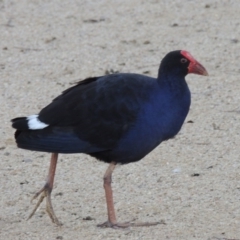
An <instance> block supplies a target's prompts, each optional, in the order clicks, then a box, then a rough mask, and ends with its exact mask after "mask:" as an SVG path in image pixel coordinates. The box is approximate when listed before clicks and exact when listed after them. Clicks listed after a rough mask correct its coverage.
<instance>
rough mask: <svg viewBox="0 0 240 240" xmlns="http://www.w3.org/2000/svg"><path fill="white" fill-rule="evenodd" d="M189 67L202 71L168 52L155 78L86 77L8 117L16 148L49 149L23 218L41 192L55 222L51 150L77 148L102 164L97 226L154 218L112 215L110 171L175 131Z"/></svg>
mask: <svg viewBox="0 0 240 240" xmlns="http://www.w3.org/2000/svg"><path fill="white" fill-rule="evenodd" d="M189 73H194V74H198V75H203V76H208V72H207V70H206V69H205V68H204V67H203V65H202V64H201V63H200V62H198V61H197V60H196V59H195V58H194V57H193V56H192V55H191V54H190V53H189V52H188V51H186V50H175V51H171V52H169V53H167V54H166V55H165V57H164V58H163V59H162V61H161V62H160V66H159V70H158V75H157V78H154V77H150V76H146V75H142V74H137V73H114V74H109V75H104V76H99V77H89V78H87V79H85V80H82V81H80V82H78V83H76V85H74V86H72V87H70V88H68V89H67V90H65V91H63V92H62V94H60V95H59V96H57V97H56V98H55V99H53V100H52V102H51V103H50V104H49V105H47V106H46V107H44V108H43V109H42V110H41V111H40V112H39V113H38V114H33V115H30V116H28V117H17V118H14V119H12V120H11V122H12V127H13V128H15V129H16V131H15V140H16V144H17V147H19V148H21V149H26V150H32V151H40V152H48V153H51V160H50V167H49V172H48V176H47V180H46V183H45V184H44V186H43V187H42V188H41V190H40V191H38V192H37V193H36V194H35V195H34V196H33V199H32V200H34V199H37V198H38V197H39V200H38V202H37V204H36V206H35V208H34V209H33V211H32V212H31V214H30V216H29V218H28V219H30V218H31V217H32V216H33V215H34V213H35V212H36V210H37V209H38V207H39V206H40V204H41V203H42V201H43V200H44V199H45V198H46V211H47V213H48V214H49V216H50V218H51V220H52V222H53V223H55V224H57V225H61V224H62V223H61V222H60V221H59V220H58V218H57V216H56V215H55V212H54V210H53V205H52V201H51V192H52V189H53V184H54V176H55V170H56V165H57V160H58V154H71V153H83V154H88V155H90V156H92V157H94V158H96V159H97V160H100V161H102V162H105V163H108V164H109V165H108V168H107V170H106V172H105V174H104V177H103V187H104V190H105V198H106V205H107V221H106V222H104V223H102V224H98V225H97V226H98V227H110V228H125V227H129V226H151V225H156V224H158V222H155V223H149V222H146V223H132V222H123V223H121V222H118V221H117V218H116V214H115V209H114V202H113V191H112V187H111V183H112V173H113V171H114V168H115V167H116V165H117V164H119V165H121V164H128V163H132V162H136V161H139V160H141V159H142V158H143V157H144V156H146V155H147V154H148V153H150V152H151V151H152V150H154V149H155V148H156V147H157V146H158V145H159V144H160V143H161V142H163V141H166V140H168V139H171V138H173V137H175V135H176V134H177V133H178V132H179V131H180V129H181V127H182V125H183V123H184V120H185V118H186V116H187V114H188V112H189V108H190V104H191V93H190V90H189V88H188V85H187V82H186V80H185V77H186V75H187V74H189Z"/></svg>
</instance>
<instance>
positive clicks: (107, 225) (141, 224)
mask: <svg viewBox="0 0 240 240" xmlns="http://www.w3.org/2000/svg"><path fill="white" fill-rule="evenodd" d="M158 224H165V223H164V222H162V221H160V222H123V223H111V222H109V221H106V222H104V223H102V224H98V225H97V227H101V228H115V229H117V228H128V227H150V226H155V225H158Z"/></svg>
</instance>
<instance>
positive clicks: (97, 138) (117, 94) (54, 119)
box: [39, 74, 151, 149]
mask: <svg viewBox="0 0 240 240" xmlns="http://www.w3.org/2000/svg"><path fill="white" fill-rule="evenodd" d="M149 82H151V81H146V79H145V78H143V77H142V76H140V75H137V76H136V75H135V74H113V75H108V76H104V77H97V78H89V79H86V80H84V81H82V82H80V83H79V84H78V85H76V86H74V87H71V88H70V89H67V90H66V91H64V92H63V93H62V95H60V96H59V97H57V98H56V99H54V100H53V102H52V103H51V104H49V105H48V106H47V107H45V108H44V109H42V110H41V112H40V113H39V120H40V121H41V122H43V123H45V124H48V125H49V126H50V127H58V128H59V127H71V128H72V129H73V131H74V133H75V134H76V135H77V136H78V137H79V138H80V139H82V140H83V141H86V142H89V143H91V144H93V145H95V146H97V147H101V148H104V149H109V148H112V147H113V146H114V145H115V144H116V143H117V142H118V140H119V139H121V137H122V136H123V134H124V133H126V132H127V131H128V130H129V129H130V128H131V126H132V125H133V124H134V122H135V121H136V118H137V116H138V112H139V110H140V108H141V105H143V103H144V101H145V100H146V99H147V98H148V97H149V96H148V91H147V88H148V85H149Z"/></svg>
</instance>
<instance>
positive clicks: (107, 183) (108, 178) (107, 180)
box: [97, 162, 161, 228]
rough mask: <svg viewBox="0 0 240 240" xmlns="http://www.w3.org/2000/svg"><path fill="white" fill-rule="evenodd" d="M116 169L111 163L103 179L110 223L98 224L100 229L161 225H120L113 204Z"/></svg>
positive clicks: (147, 223) (128, 223)
mask: <svg viewBox="0 0 240 240" xmlns="http://www.w3.org/2000/svg"><path fill="white" fill-rule="evenodd" d="M115 167H116V163H115V162H111V163H110V165H109V166H108V168H107V171H106V173H105V175H104V177H103V187H104V189H105V196H106V202H107V212H108V221H107V222H104V223H102V224H98V225H97V226H98V227H111V228H127V227H131V226H132V227H143V226H154V225H157V224H161V222H152V223H150V222H142V223H132V222H125V223H118V222H117V219H116V215H115V209H114V203H113V191H112V187H111V183H112V173H113V170H114V168H115Z"/></svg>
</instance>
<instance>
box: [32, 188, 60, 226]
mask: <svg viewBox="0 0 240 240" xmlns="http://www.w3.org/2000/svg"><path fill="white" fill-rule="evenodd" d="M39 195H40V197H39ZM38 197H39V200H38V202H37V204H36V206H35V207H34V209H33V211H32V212H31V214H30V215H29V217H28V219H27V220H29V219H30V218H31V217H32V216H33V215H34V214H35V212H36V211H37V209H38V208H39V206H40V205H41V203H42V201H43V199H44V198H46V211H47V213H48V215H49V217H50V218H51V220H52V222H53V223H55V224H56V225H58V226H61V225H62V223H61V222H60V221H59V220H58V218H57V217H56V215H55V213H54V210H53V206H52V201H51V191H49V189H48V187H47V186H44V187H43V188H42V189H41V190H40V191H39V192H37V193H36V194H35V195H34V197H33V198H32V200H31V201H33V200H34V199H36V198H38Z"/></svg>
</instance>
